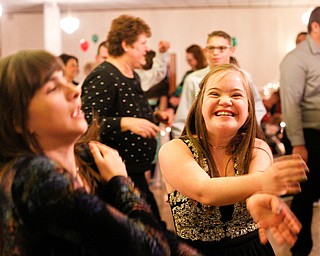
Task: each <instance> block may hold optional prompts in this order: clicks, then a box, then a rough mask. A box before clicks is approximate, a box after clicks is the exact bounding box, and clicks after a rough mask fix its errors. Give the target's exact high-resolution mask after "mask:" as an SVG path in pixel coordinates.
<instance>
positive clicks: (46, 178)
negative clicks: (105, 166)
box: [0, 156, 170, 256]
mask: <svg viewBox="0 0 320 256" xmlns="http://www.w3.org/2000/svg"><path fill="white" fill-rule="evenodd" d="M103 186H105V189H104V191H106V192H107V194H106V195H105V196H104V198H105V200H108V201H107V202H106V201H104V200H102V199H101V197H98V196H95V195H91V194H88V193H87V192H86V191H85V189H83V188H79V189H74V188H73V182H72V178H71V177H70V175H69V174H68V173H67V172H65V171H64V170H62V169H61V168H60V167H59V166H58V165H57V164H56V163H55V162H53V161H52V160H50V159H49V158H47V157H44V156H30V157H22V158H20V159H18V160H17V161H16V163H15V164H14V165H12V167H11V168H9V169H7V171H6V173H5V175H4V176H3V180H2V182H1V189H0V199H1V204H0V255H5V256H7V255H32V256H37V255H39V256H40V255H41V256H43V255H52V256H56V255H59V256H64V255H68V256H73V255H139V256H140V255H168V254H169V253H170V252H169V250H170V249H169V246H168V243H167V242H166V238H165V235H164V231H162V229H161V227H160V226H159V225H158V223H157V221H156V220H155V219H154V218H153V216H152V214H151V212H150V209H149V207H148V206H147V205H146V203H145V201H144V200H143V199H141V198H140V194H139V192H138V191H137V190H136V189H134V186H133V183H132V182H131V181H130V179H128V178H125V177H122V176H116V177H114V178H112V179H111V180H110V181H109V183H108V184H105V185H103Z"/></svg>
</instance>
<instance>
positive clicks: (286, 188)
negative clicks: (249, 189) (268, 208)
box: [260, 155, 309, 195]
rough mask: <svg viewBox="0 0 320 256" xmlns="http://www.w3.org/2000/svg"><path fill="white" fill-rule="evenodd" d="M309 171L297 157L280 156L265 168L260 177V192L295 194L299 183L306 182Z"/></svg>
mask: <svg viewBox="0 0 320 256" xmlns="http://www.w3.org/2000/svg"><path fill="white" fill-rule="evenodd" d="M306 172H309V169H308V167H307V165H306V163H305V162H304V161H303V160H302V158H301V157H300V156H299V155H288V156H281V157H278V158H276V159H275V161H274V163H273V164H272V165H271V166H270V167H269V168H267V169H266V170H265V171H264V173H263V177H261V179H260V182H261V192H265V193H272V194H275V195H285V194H296V193H298V192H300V191H301V188H300V182H302V181H306V180H307V174H306Z"/></svg>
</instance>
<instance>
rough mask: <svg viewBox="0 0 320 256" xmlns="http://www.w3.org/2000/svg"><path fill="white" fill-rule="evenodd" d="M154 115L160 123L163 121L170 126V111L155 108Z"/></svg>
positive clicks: (171, 118) (171, 117) (171, 119)
mask: <svg viewBox="0 0 320 256" xmlns="http://www.w3.org/2000/svg"><path fill="white" fill-rule="evenodd" d="M153 115H154V117H155V118H156V119H157V121H159V122H160V123H164V124H165V125H167V126H169V127H170V126H172V122H173V116H172V113H170V112H167V111H162V110H157V111H155V112H154V113H153Z"/></svg>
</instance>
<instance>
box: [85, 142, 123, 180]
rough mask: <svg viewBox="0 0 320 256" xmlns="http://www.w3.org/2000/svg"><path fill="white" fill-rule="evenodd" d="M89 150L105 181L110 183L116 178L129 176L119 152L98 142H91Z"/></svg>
mask: <svg viewBox="0 0 320 256" xmlns="http://www.w3.org/2000/svg"><path fill="white" fill-rule="evenodd" d="M89 148H90V151H91V154H92V156H93V158H94V161H95V163H96V165H97V167H98V169H99V172H100V175H101V177H102V178H103V179H104V180H105V181H107V182H108V181H109V180H110V179H111V178H113V177H114V176H119V175H121V176H125V177H127V176H128V174H127V170H126V166H125V164H124V163H123V161H122V158H121V157H120V156H119V153H118V151H117V150H115V149H113V148H110V147H108V146H106V145H104V144H102V143H99V142H96V141H91V142H90V143H89Z"/></svg>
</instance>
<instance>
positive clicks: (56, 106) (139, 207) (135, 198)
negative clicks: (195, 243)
mask: <svg viewBox="0 0 320 256" xmlns="http://www.w3.org/2000/svg"><path fill="white" fill-rule="evenodd" d="M80 94H81V89H80V87H78V86H74V85H72V84H71V83H68V82H67V81H66V80H65V78H64V76H63V65H62V64H61V62H60V61H59V60H58V58H57V57H56V56H53V55H52V54H50V53H48V52H46V51H43V50H31V51H30V50H29V51H20V52H18V53H16V54H14V55H11V56H8V57H5V58H2V59H1V60H0V120H5V122H4V123H3V124H2V125H1V128H0V140H1V145H2V146H1V148H0V159H1V160H2V162H1V167H0V168H1V169H0V200H1V204H0V255H3V256H9V255H10V256H11V255H26V256H29V255H30V256H31V255H32V256H43V255H52V256H76V255H77V256H79V255H82V256H88V255H92V256H102V255H106V252H107V254H108V255H137V256H140V255H159V256H163V255H199V253H197V251H196V250H194V249H192V248H190V247H189V246H187V245H186V244H183V243H181V242H179V241H177V240H175V242H174V243H173V241H172V240H170V241H169V240H168V239H167V237H168V236H167V234H166V231H165V230H163V229H162V227H161V225H159V223H158V221H157V220H156V219H155V217H154V216H153V214H152V212H151V210H150V207H149V206H148V205H147V203H146V202H145V200H144V199H143V198H142V197H141V196H140V193H139V191H138V190H137V189H136V188H135V187H134V184H133V182H132V181H131V179H130V178H128V177H127V172H126V168H125V165H124V163H123V161H122V159H121V157H120V156H119V154H118V152H117V151H116V150H114V149H112V148H110V147H108V146H106V145H104V144H101V143H99V142H97V141H92V139H96V138H97V135H98V130H97V129H98V126H97V125H98V124H96V123H93V125H92V126H91V127H90V128H89V130H88V124H87V122H86V120H85V118H84V114H83V112H82V111H81V101H80ZM13 113H14V114H13ZM48 124H50V125H48ZM169 242H170V244H169Z"/></svg>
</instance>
